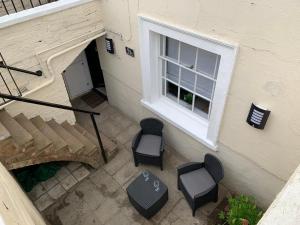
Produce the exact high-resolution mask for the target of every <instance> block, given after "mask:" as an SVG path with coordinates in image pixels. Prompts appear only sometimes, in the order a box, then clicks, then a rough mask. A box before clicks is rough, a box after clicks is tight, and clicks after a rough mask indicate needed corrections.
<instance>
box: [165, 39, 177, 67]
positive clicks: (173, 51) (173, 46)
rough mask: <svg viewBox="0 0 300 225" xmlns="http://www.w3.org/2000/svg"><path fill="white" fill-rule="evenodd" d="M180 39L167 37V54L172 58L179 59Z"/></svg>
mask: <svg viewBox="0 0 300 225" xmlns="http://www.w3.org/2000/svg"><path fill="white" fill-rule="evenodd" d="M178 46H179V41H177V40H175V39H173V38H169V37H166V56H167V57H170V58H172V59H176V61H177V59H178Z"/></svg>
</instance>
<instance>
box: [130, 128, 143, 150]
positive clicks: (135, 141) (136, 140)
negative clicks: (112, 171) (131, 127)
mask: <svg viewBox="0 0 300 225" xmlns="http://www.w3.org/2000/svg"><path fill="white" fill-rule="evenodd" d="M141 137H142V130H140V131H139V132H138V133H137V134H136V135H135V136H134V138H133V139H132V145H131V148H132V151H135V150H136V149H137V147H138V146H139V143H140V140H141Z"/></svg>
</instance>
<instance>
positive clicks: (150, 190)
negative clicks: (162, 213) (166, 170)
mask: <svg viewBox="0 0 300 225" xmlns="http://www.w3.org/2000/svg"><path fill="white" fill-rule="evenodd" d="M147 173H148V174H149V175H148V180H147V181H146V178H145V177H144V175H143V173H141V174H140V175H139V176H138V177H137V178H136V179H135V180H134V181H132V183H131V184H130V185H129V186H128V188H127V194H128V198H129V201H130V202H131V204H132V205H133V206H134V208H135V209H136V210H137V211H138V212H139V213H140V214H141V215H143V216H144V217H145V218H147V219H149V218H151V217H152V216H154V215H155V214H156V213H157V212H158V211H159V210H160V209H161V208H162V207H163V206H164V205H165V204H166V202H167V201H168V188H167V186H166V185H165V184H164V183H163V182H162V181H161V180H160V179H159V178H157V177H156V176H155V175H153V174H152V173H151V172H149V171H147ZM154 181H158V182H159V190H158V191H156V190H155V189H156V188H155V187H154Z"/></svg>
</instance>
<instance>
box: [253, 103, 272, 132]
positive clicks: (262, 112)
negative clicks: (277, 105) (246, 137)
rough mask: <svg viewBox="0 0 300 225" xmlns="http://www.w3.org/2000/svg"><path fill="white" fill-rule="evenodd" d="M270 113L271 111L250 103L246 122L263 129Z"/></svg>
mask: <svg viewBox="0 0 300 225" xmlns="http://www.w3.org/2000/svg"><path fill="white" fill-rule="evenodd" d="M270 113H271V111H269V110H267V109H263V108H262V107H260V106H257V105H254V104H253V103H252V105H251V108H250V111H249V114H248V117H247V123H248V124H249V125H250V126H252V127H254V128H257V129H261V130H263V129H264V128H265V125H266V123H267V120H268V118H269V115H270Z"/></svg>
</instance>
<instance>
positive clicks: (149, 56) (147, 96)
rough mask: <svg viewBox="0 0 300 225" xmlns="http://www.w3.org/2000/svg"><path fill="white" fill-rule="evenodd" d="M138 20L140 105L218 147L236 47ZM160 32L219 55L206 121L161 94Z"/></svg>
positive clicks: (213, 146) (145, 20)
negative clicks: (141, 95) (140, 72)
mask: <svg viewBox="0 0 300 225" xmlns="http://www.w3.org/2000/svg"><path fill="white" fill-rule="evenodd" d="M138 21H139V39H140V52H141V54H140V57H141V59H140V60H141V69H142V82H143V99H142V100H141V102H142V104H143V105H144V106H145V107H146V108H148V109H149V110H151V111H152V112H154V113H155V114H158V115H159V116H160V117H162V118H163V119H165V120H167V121H168V122H170V123H171V124H173V125H174V126H175V127H177V128H179V129H181V130H183V131H184V132H185V133H187V134H189V135H190V136H192V137H193V138H195V139H196V140H198V141H199V142H201V143H202V144H204V145H206V146H207V147H209V148H210V149H212V150H217V140H218V135H219V130H220V125H221V120H222V116H223V111H224V107H225V102H226V97H227V93H228V90H229V86H230V81H231V77H232V73H233V69H234V65H235V60H236V55H237V51H238V46H237V45H236V44H229V43H226V42H223V41H222V42H221V41H218V40H215V39H212V38H210V37H207V36H205V35H202V34H198V33H195V32H192V31H189V30H186V29H183V28H180V27H175V26H172V25H170V24H167V23H162V22H161V21H157V20H155V19H153V18H150V17H145V16H139V17H138ZM161 35H163V36H168V37H170V38H173V39H175V40H178V41H180V42H183V43H186V44H189V45H192V46H195V47H197V48H200V49H204V50H206V51H209V52H212V53H215V54H217V55H220V56H221V59H220V62H219V71H218V75H217V81H216V83H215V91H214V93H213V98H212V103H213V104H212V106H211V109H210V110H211V112H210V118H209V120H208V119H204V118H201V117H200V116H197V115H195V113H194V112H191V111H190V110H188V109H185V108H184V107H182V106H179V105H178V104H177V103H175V102H173V101H172V100H170V99H168V98H167V97H165V96H162V93H161V92H162V77H161V69H162V65H161V63H160V62H159V61H161V60H158V56H160V41H161V38H160V37H161Z"/></svg>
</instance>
